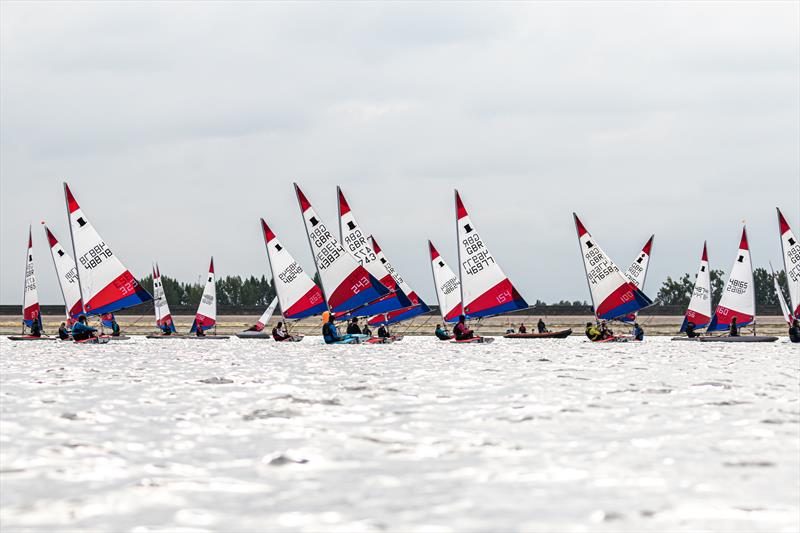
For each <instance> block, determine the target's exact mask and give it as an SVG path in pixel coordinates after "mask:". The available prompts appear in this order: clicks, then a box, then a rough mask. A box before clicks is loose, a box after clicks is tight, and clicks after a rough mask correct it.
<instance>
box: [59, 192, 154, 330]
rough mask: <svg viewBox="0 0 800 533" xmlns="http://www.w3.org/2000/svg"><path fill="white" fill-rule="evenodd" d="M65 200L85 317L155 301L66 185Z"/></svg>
mask: <svg viewBox="0 0 800 533" xmlns="http://www.w3.org/2000/svg"><path fill="white" fill-rule="evenodd" d="M64 199H65V201H66V205H67V216H68V219H69V230H70V237H71V240H72V250H73V253H74V254H75V264H76V266H77V271H78V288H79V290H80V294H81V300H82V301H83V308H84V311H85V314H86V315H87V316H92V315H104V314H106V313H113V312H115V311H119V310H121V309H126V308H128V307H133V306H136V305H139V304H141V303H144V302H147V301H149V300H152V299H153V297H152V296H151V295H150V293H148V292H147V291H146V290H145V289H144V288H143V287H142V286H141V285H140V284H139V282H138V281H137V279H136V278H134V277H133V274H131V273H130V271H129V270H128V269H127V268H125V266H124V265H123V264H122V262H121V261H120V260H119V259H118V258H117V256H116V255H115V254H114V252H112V251H111V248H110V247H109V246H108V245H107V244H106V242H105V241H104V240H103V239H102V238H101V237H100V235H99V234H98V233H97V231H96V230H95V229H94V226H93V225H92V224H91V223H90V222H89V219H88V218H87V217H86V214H85V213H84V212H83V210H82V209H81V207H80V206H79V205H78V202H77V201H76V200H75V196H74V195H73V194H72V191H70V188H69V185H67V184H66V183H64ZM92 342H97V341H92Z"/></svg>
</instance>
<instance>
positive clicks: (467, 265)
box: [461, 233, 494, 275]
mask: <svg viewBox="0 0 800 533" xmlns="http://www.w3.org/2000/svg"><path fill="white" fill-rule="evenodd" d="M461 244H462V245H463V246H464V252H465V253H466V254H467V259H466V260H465V261H462V262H461V267H462V268H463V269H464V272H466V273H467V274H470V275H474V274H477V273H478V272H480V271H481V270H483V269H484V268H486V267H488V266H489V265H493V264H494V257H492V254H490V253H489V250H487V249H486V247H485V246H484V245H483V242H482V241H481V237H480V235H478V234H477V233H474V234H472V235H470V236H469V237H467V238H466V239H464V240H462V241H461Z"/></svg>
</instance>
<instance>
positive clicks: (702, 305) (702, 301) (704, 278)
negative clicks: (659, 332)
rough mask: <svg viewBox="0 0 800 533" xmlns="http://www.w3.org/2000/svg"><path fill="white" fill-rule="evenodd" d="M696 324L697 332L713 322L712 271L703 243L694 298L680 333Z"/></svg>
mask: <svg viewBox="0 0 800 533" xmlns="http://www.w3.org/2000/svg"><path fill="white" fill-rule="evenodd" d="M690 322H691V323H692V324H694V329H695V331H698V330H701V329H703V328H705V327H707V326H708V324H709V323H710V322H711V271H710V268H709V266H708V249H707V247H706V243H705V242H703V254H702V255H701V256H700V267H699V268H698V269H697V276H695V282H694V289H693V290H692V298H691V300H689V307H688V308H687V309H686V314H685V315H684V317H683V324H681V329H680V333H684V332H685V331H686V327H687V326H688V325H689V323H690ZM696 338H697V337H686V336H681V337H672V340H674V341H683V340H694V339H696Z"/></svg>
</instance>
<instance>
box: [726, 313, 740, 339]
mask: <svg viewBox="0 0 800 533" xmlns="http://www.w3.org/2000/svg"><path fill="white" fill-rule="evenodd" d="M728 336H730V337H738V336H739V321H738V320H736V317H733V318H731V331H730V333H729V334H728Z"/></svg>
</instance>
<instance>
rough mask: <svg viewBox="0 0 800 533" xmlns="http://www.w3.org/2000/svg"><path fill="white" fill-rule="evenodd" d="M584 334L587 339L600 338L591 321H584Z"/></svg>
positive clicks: (594, 339) (598, 331)
mask: <svg viewBox="0 0 800 533" xmlns="http://www.w3.org/2000/svg"><path fill="white" fill-rule="evenodd" d="M586 336H587V337H589V340H591V341H596V340H600V337H601V334H600V330H599V329H597V327H596V326H595V325H594V324H592V323H591V322H587V323H586Z"/></svg>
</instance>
